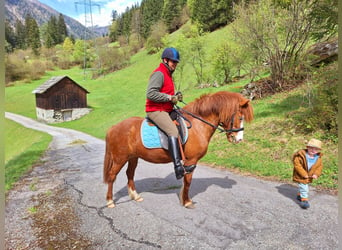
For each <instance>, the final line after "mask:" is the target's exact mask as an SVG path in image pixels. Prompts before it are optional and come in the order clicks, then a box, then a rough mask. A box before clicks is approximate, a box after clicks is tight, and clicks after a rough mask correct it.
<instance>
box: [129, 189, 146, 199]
mask: <svg viewBox="0 0 342 250" xmlns="http://www.w3.org/2000/svg"><path fill="white" fill-rule="evenodd" d="M128 194H129V197H130V198H131V199H132V200H134V201H137V202H141V201H143V200H144V198H143V197H141V196H140V194H138V192H137V191H136V190H132V189H130V188H128Z"/></svg>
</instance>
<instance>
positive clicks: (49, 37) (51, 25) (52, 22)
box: [44, 16, 61, 48]
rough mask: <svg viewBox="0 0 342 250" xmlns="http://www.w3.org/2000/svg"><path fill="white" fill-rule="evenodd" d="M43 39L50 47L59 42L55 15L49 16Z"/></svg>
mask: <svg viewBox="0 0 342 250" xmlns="http://www.w3.org/2000/svg"><path fill="white" fill-rule="evenodd" d="M44 41H45V46H46V47H47V48H51V47H53V46H55V45H57V44H59V43H60V42H61V41H60V34H58V25H57V18H56V17H55V16H51V17H50V19H49V21H48V23H47V30H46V34H45V37H44Z"/></svg>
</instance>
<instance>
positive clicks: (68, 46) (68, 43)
mask: <svg viewBox="0 0 342 250" xmlns="http://www.w3.org/2000/svg"><path fill="white" fill-rule="evenodd" d="M63 50H64V51H65V52H67V53H68V54H69V55H71V54H72V51H73V50H74V44H73V42H72V40H71V39H70V38H69V37H66V38H65V39H64V42H63Z"/></svg>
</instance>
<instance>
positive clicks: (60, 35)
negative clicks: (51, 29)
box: [57, 14, 68, 44]
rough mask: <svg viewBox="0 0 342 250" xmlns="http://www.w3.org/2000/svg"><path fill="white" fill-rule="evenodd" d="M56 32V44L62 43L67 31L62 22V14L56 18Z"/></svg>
mask: <svg viewBox="0 0 342 250" xmlns="http://www.w3.org/2000/svg"><path fill="white" fill-rule="evenodd" d="M57 32H58V37H57V40H58V41H57V42H58V44H60V43H63V42H64V39H65V38H66V37H67V36H68V30H67V26H66V24H65V21H64V16H63V15H62V14H59V16H58V21H57Z"/></svg>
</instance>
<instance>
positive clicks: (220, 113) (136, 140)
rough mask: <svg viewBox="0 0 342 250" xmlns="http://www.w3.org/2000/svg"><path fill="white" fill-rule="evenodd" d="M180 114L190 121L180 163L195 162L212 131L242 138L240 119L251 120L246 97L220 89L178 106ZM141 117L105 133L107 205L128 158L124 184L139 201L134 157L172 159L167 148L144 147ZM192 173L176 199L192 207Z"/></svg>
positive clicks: (111, 204) (232, 138) (234, 139)
mask: <svg viewBox="0 0 342 250" xmlns="http://www.w3.org/2000/svg"><path fill="white" fill-rule="evenodd" d="M178 111H180V112H181V113H182V114H183V116H184V117H185V118H186V119H187V120H188V121H189V122H190V123H191V124H192V127H191V128H190V129H189V134H188V140H187V142H186V143H185V144H184V147H183V152H184V159H183V160H184V165H186V166H189V165H192V164H195V165H196V164H197V162H198V160H200V159H201V158H202V157H203V156H204V155H205V154H206V152H207V149H208V144H209V141H210V139H211V137H212V135H213V134H214V132H215V131H216V129H218V130H220V131H221V132H225V133H226V136H227V138H228V141H229V142H235V143H238V142H239V141H241V140H242V136H241V134H242V133H243V131H242V130H243V121H246V122H250V121H252V120H253V108H252V106H251V104H250V102H249V100H248V99H246V98H244V97H243V96H242V95H241V94H238V93H231V92H227V91H220V92H217V93H213V94H204V95H202V96H201V97H199V98H197V99H196V100H195V101H193V102H191V103H189V104H187V105H185V106H184V107H183V108H182V109H179V110H178ZM142 121H143V118H141V117H131V118H128V119H126V120H123V121H121V122H120V123H118V124H116V125H114V126H112V127H111V128H110V129H109V130H108V132H107V134H106V152H105V158H104V168H103V176H104V182H105V183H107V184H108V191H107V206H108V207H114V206H115V204H114V201H113V184H114V181H115V179H116V176H117V175H118V173H119V172H120V170H121V169H122V167H123V166H124V165H125V164H126V163H127V162H128V167H127V171H126V174H127V178H128V183H127V188H128V194H129V196H130V198H131V199H133V200H135V201H142V200H143V198H142V197H141V196H140V195H139V194H138V193H137V191H136V189H135V185H134V173H135V169H136V167H137V163H138V158H141V159H144V160H145V161H148V162H152V163H168V162H171V161H172V159H171V157H170V155H169V153H168V151H167V150H165V149H162V148H156V149H148V148H145V147H144V145H143V143H142V141H141V136H140V127H141V124H142ZM192 174H193V172H192V173H188V174H186V175H185V176H184V178H183V186H182V189H181V191H180V195H179V198H180V203H181V204H182V205H183V206H185V207H187V208H193V207H194V205H193V203H192V201H191V199H190V197H189V189H190V185H191V180H192Z"/></svg>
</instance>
